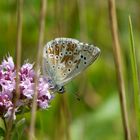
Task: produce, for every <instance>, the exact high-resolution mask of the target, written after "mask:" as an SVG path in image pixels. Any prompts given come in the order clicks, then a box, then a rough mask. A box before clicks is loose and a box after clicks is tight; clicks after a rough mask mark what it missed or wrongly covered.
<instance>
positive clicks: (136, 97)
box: [129, 16, 140, 139]
mask: <svg viewBox="0 0 140 140" xmlns="http://www.w3.org/2000/svg"><path fill="white" fill-rule="evenodd" d="M129 30H130V43H131V45H130V59H131V68H132V78H133V90H134V104H135V112H136V121H137V122H136V124H137V129H138V138H139V139H140V110H139V107H140V105H139V103H140V101H139V81H138V72H137V63H136V55H135V44H134V37H133V29H132V21H131V17H130V16H129Z"/></svg>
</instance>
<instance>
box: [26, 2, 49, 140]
mask: <svg viewBox="0 0 140 140" xmlns="http://www.w3.org/2000/svg"><path fill="white" fill-rule="evenodd" d="M46 2H47V0H41V8H40V19H39V21H40V23H39V24H40V25H39V40H38V54H37V60H36V67H35V73H36V77H35V91H34V97H33V104H32V113H31V124H30V133H29V140H33V139H35V130H34V128H35V120H36V108H37V103H36V101H37V86H38V77H39V75H38V74H39V69H40V60H41V54H42V46H43V39H44V30H45V17H46V4H47V3H46Z"/></svg>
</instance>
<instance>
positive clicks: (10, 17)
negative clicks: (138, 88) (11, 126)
mask: <svg viewBox="0 0 140 140" xmlns="http://www.w3.org/2000/svg"><path fill="white" fill-rule="evenodd" d="M139 6H140V1H138V0H117V1H116V8H117V19H118V28H119V39H120V43H121V50H122V54H123V62H124V63H123V66H124V75H125V85H126V97H127V107H128V114H129V115H128V116H129V121H130V126H131V133H132V136H134V133H135V125H134V122H135V115H134V97H133V88H132V71H131V63H130V52H129V47H130V40H129V24H128V15H131V17H132V23H133V30H134V40H135V46H136V56H138V54H139V51H140V49H139V47H138V46H140V40H139V36H140V24H139V23H140V18H139V17H140V8H139ZM39 8H40V1H37V0H36V1H35V0H24V8H23V37H22V45H23V48H22V64H23V63H24V61H25V60H27V59H28V60H29V62H31V63H32V62H34V61H35V56H37V42H38V29H39V18H38V16H39ZM16 24H17V22H16V0H3V1H0V60H1V61H2V59H3V58H4V57H5V56H6V55H7V54H8V53H9V54H10V55H11V56H13V57H14V59H15V47H16ZM44 33H45V39H44V44H45V43H46V42H47V41H49V40H51V39H54V38H56V37H71V38H76V39H78V40H80V41H83V42H88V43H93V44H95V45H97V46H98V47H99V48H100V49H101V55H100V57H99V59H98V60H97V61H96V62H95V63H94V64H93V65H91V66H90V67H89V68H88V69H87V70H86V71H84V72H83V73H81V74H80V75H79V76H78V77H77V78H76V79H74V80H73V81H72V82H70V83H69V84H68V85H67V86H66V93H65V94H63V95H59V94H57V95H56V97H55V98H54V100H53V101H52V103H51V105H50V108H49V109H48V110H46V111H38V112H37V120H36V137H37V139H39V140H47V139H48V140H55V139H56V140H63V139H66V135H68V136H69V138H70V139H71V140H79V139H80V140H124V133H123V127H122V119H121V111H120V104H119V96H118V87H117V82H116V70H115V65H114V60H113V53H112V37H111V31H110V23H109V15H108V2H107V1H103V0H81V1H80V0H79V1H78V0H70V1H68V0H48V1H47V15H46V25H45V30H44ZM137 62H138V69H139V67H140V65H139V62H140V59H139V57H137ZM138 73H139V71H138ZM75 94H78V95H79V96H80V101H78V100H77V98H76V96H75ZM24 117H25V123H24V124H22V125H20V126H19V127H18V129H17V130H14V135H15V136H14V138H13V139H24V140H25V139H27V136H28V130H29V123H30V119H31V118H30V113H26V114H25V115H24ZM21 118H23V115H21V116H18V117H17V121H18V120H20V119H21ZM68 131H69V134H67V133H68ZM17 132H18V134H17Z"/></svg>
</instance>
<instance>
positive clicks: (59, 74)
mask: <svg viewBox="0 0 140 140" xmlns="http://www.w3.org/2000/svg"><path fill="white" fill-rule="evenodd" d="M78 43H79V41H78V40H75V39H70V38H56V39H55V40H52V41H50V42H48V43H47V45H46V46H45V48H44V54H43V71H44V74H46V75H47V76H49V77H50V78H51V79H52V80H53V82H54V84H56V85H59V86H62V85H64V83H63V81H65V80H66V79H67V76H68V75H69V74H70V73H71V72H72V71H73V70H74V69H75V67H76V65H77V62H78V60H79V55H78V53H80V47H79V48H78V47H77V44H78ZM74 54H75V55H76V54H77V55H76V56H74ZM67 80H68V79H67Z"/></svg>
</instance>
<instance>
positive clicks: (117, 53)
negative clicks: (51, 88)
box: [108, 0, 131, 140]
mask: <svg viewBox="0 0 140 140" xmlns="http://www.w3.org/2000/svg"><path fill="white" fill-rule="evenodd" d="M108 4H109V16H110V24H111V31H112V39H113V54H114V61H115V66H116V74H117V81H118V88H119V99H120V105H121V112H122V123H123V129H124V133H125V140H131V134H130V128H129V121H128V114H127V106H126V95H125V84H124V77H123V68H122V57H121V48H120V43H119V37H118V29H117V17H116V7H115V0H108Z"/></svg>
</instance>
